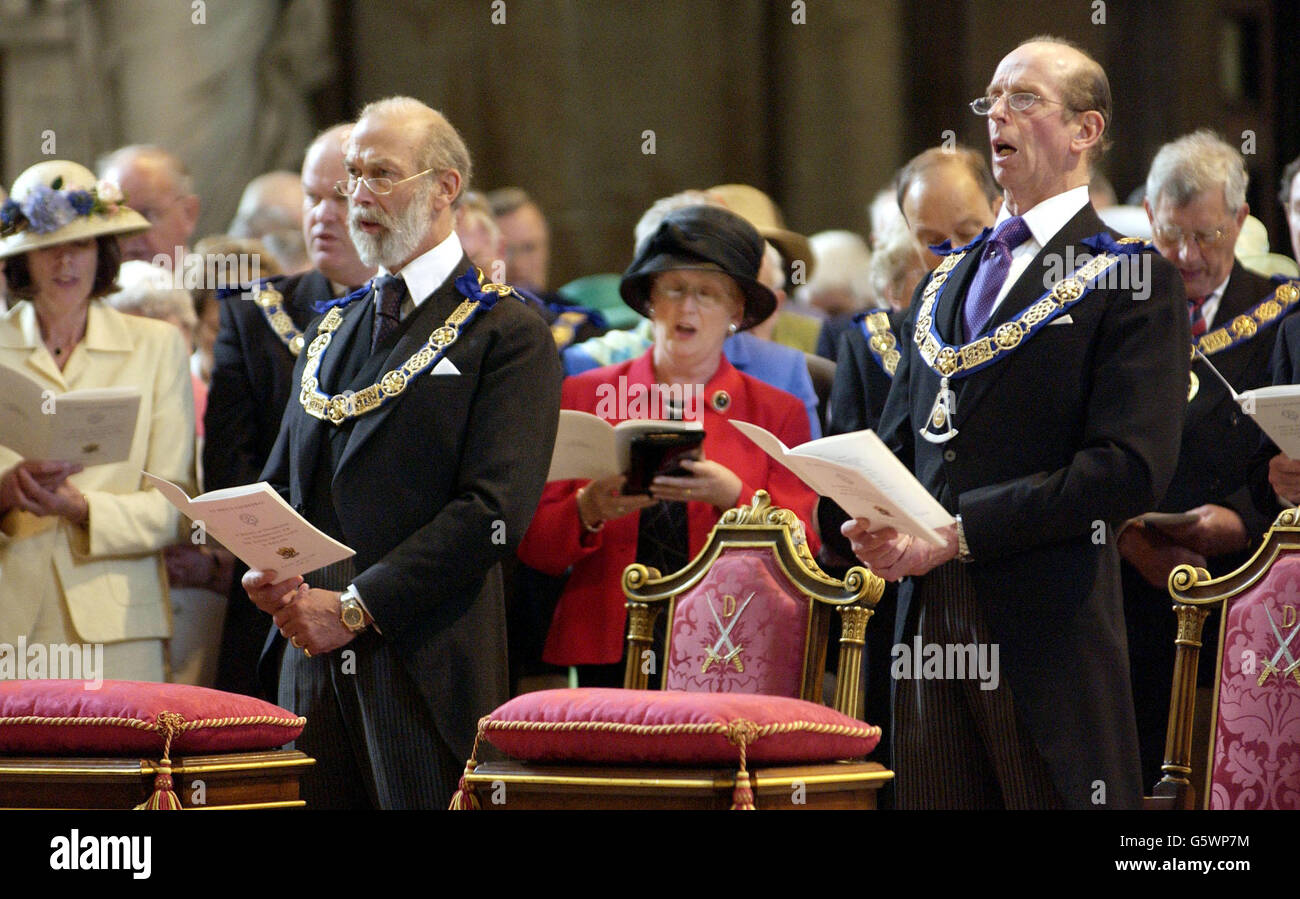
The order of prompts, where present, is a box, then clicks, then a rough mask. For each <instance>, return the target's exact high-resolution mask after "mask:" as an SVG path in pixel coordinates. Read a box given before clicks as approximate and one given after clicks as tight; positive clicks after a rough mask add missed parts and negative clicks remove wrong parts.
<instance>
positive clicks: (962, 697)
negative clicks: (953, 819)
mask: <svg viewBox="0 0 1300 899" xmlns="http://www.w3.org/2000/svg"><path fill="white" fill-rule="evenodd" d="M912 605H913V609H914V610H915V612H914V614H916V615H917V619H918V620H917V624H918V626H919V628H920V634H921V640H922V643H923V644H926V645H931V644H937V645H939V646H946V645H948V644H974V645H975V646H977V647H978V646H989V645H991V644H992V635H991V633H990V631H989V626H988V621H987V620H986V618H985V616H984V612H983V610H982V609H981V608H980V606H979V603H978V602H977V601H976V597H975V588H974V586H973V584H972V583H971V579H970V575H969V573H968V572H967V570H966V565H965V563H962V562H958V561H955V560H954V561H951V562H948V563H946V564H944V565H941V566H940V567H938V568H936V569H935V570H934V571H931V572H930V573H929V574H927V575H925V576H924V577H921V578H919V579H918V580H917V583H916V585H915V587H914V592H913V594H912ZM968 673H969V672H968ZM949 674H951V672H949ZM980 685H981V682H980V681H979V680H978V679H975V678H971V677H966V678H963V679H957V678H954V677H951V676H948V677H940V678H933V679H927V678H914V679H902V678H898V679H895V681H894V742H893V753H894V766H895V768H896V769H897V772H896V775H895V777H896V779H895V785H896V790H897V793H896V795H897V803H898V808H911V809H985V808H1008V809H1025V808H1062V807H1063V805H1062V802H1061V799H1060V796H1059V794H1058V793H1057V791H1056V788H1055V787H1054V786H1053V785H1052V780H1051V777H1050V775H1049V773H1048V770H1047V766H1046V764H1045V763H1044V762H1043V759H1042V757H1041V755H1040V754H1039V752H1038V749H1037V747H1036V746H1035V745H1034V741H1033V739H1032V738H1031V737H1030V736H1029V734H1028V733H1027V732H1026V730H1025V727H1024V723H1023V721H1021V720H1020V717H1019V715H1017V714H1016V709H1015V704H1014V702H1013V701H1012V694H1011V688H1010V685H1009V684H1008V683H1007V681H1006V679H1005V678H999V680H998V686H997V687H996V688H995V689H992V690H984V689H981V686H980Z"/></svg>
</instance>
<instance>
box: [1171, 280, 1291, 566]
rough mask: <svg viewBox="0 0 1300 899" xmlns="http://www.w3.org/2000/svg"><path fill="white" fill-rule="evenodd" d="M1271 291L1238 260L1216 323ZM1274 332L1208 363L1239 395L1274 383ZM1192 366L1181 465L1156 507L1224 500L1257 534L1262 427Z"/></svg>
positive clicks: (1203, 369)
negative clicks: (1254, 469)
mask: <svg viewBox="0 0 1300 899" xmlns="http://www.w3.org/2000/svg"><path fill="white" fill-rule="evenodd" d="M1272 292H1273V284H1272V282H1271V281H1270V280H1269V279H1268V278H1265V277H1263V276H1262V275H1257V274H1255V273H1254V272H1251V271H1247V270H1246V269H1245V268H1243V267H1242V265H1241V263H1240V262H1235V263H1234V264H1233V267H1232V274H1231V275H1230V276H1229V277H1228V286H1227V287H1226V288H1224V291H1223V296H1222V297H1221V298H1220V299H1219V308H1218V311H1217V312H1216V313H1215V315H1214V327H1215V328H1219V327H1222V326H1223V325H1226V324H1228V323H1229V322H1230V321H1231V320H1232V319H1233V318H1234V317H1236V316H1238V315H1241V314H1242V313H1244V312H1246V311H1247V310H1248V309H1250V308H1251V307H1252V306H1254V305H1255V304H1257V303H1259V302H1260V301H1261V300H1263V299H1264V298H1265V297H1266V296H1268V295H1269V294H1271V293H1272ZM1275 338H1276V335H1275V334H1272V333H1269V332H1267V331H1266V332H1264V333H1263V334H1260V335H1258V336H1256V337H1255V338H1253V339H1251V340H1247V341H1246V342H1245V343H1242V344H1239V345H1237V346H1235V347H1233V348H1232V349H1230V350H1224V351H1223V352H1221V353H1217V354H1215V355H1213V356H1211V357H1210V361H1211V362H1212V363H1214V367H1215V368H1217V369H1218V370H1219V373H1220V374H1222V375H1223V376H1224V377H1225V378H1226V379H1227V380H1228V383H1229V384H1231V385H1232V386H1233V387H1234V388H1235V389H1236V390H1237V392H1238V393H1241V392H1243V391H1246V390H1253V389H1255V388H1256V387H1267V386H1268V385H1269V384H1271V383H1272V371H1271V367H1270V360H1271V357H1272V354H1273V344H1274V340H1275ZM1192 371H1194V372H1195V373H1196V377H1197V378H1198V379H1199V381H1200V385H1199V387H1198V389H1197V392H1196V396H1194V397H1193V398H1192V400H1191V402H1190V403H1188V404H1187V407H1186V412H1185V415H1184V418H1183V434H1182V444H1181V447H1180V448H1179V452H1178V469H1177V471H1175V473H1174V480H1173V483H1172V484H1170V485H1169V492H1168V493H1166V494H1165V499H1164V502H1163V503H1161V504H1160V507H1159V511H1162V512H1184V511H1186V510H1188V509H1193V508H1195V507H1197V506H1200V505H1204V504H1205V503H1215V504H1217V505H1221V506H1227V507H1228V508H1230V509H1232V510H1233V511H1235V512H1237V514H1239V515H1240V516H1241V519H1242V521H1243V522H1245V524H1246V531H1247V532H1248V533H1249V534H1250V535H1251V536H1252V538H1254V537H1258V536H1259V535H1261V534H1263V532H1264V531H1265V530H1266V529H1267V528H1268V526H1269V525H1270V524H1271V523H1272V521H1271V519H1270V520H1265V518H1264V516H1263V515H1262V514H1260V512H1259V510H1257V509H1256V508H1255V504H1254V503H1253V502H1252V501H1251V497H1250V489H1249V483H1248V475H1249V468H1250V461H1251V457H1252V456H1253V455H1254V453H1255V450H1256V449H1257V448H1258V446H1259V440H1260V434H1261V432H1260V430H1259V428H1258V427H1257V426H1256V425H1255V422H1254V421H1253V420H1252V419H1251V417H1250V416H1249V415H1246V414H1245V413H1244V412H1242V411H1241V407H1240V406H1239V405H1238V404H1237V403H1236V402H1235V401H1234V400H1233V399H1232V395H1231V394H1230V393H1228V389H1227V388H1226V387H1224V386H1223V383H1222V382H1221V381H1220V380H1219V379H1218V378H1216V377H1215V376H1214V373H1213V372H1211V371H1210V370H1209V367H1208V366H1207V365H1206V364H1205V363H1204V362H1202V361H1201V360H1200V359H1199V358H1198V359H1197V360H1196V361H1195V362H1194V363H1192ZM1233 567H1235V564H1234V566H1233ZM1218 573H1223V572H1218Z"/></svg>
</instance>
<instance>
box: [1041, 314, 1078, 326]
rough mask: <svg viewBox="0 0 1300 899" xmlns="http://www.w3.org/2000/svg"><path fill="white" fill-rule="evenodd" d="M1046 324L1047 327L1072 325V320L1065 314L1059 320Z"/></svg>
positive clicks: (1055, 319)
mask: <svg viewBox="0 0 1300 899" xmlns="http://www.w3.org/2000/svg"><path fill="white" fill-rule="evenodd" d="M1047 324H1048V325H1072V324H1074V319H1072V318H1070V315H1069V313H1066V314H1065V315H1062V316H1061V317H1060V318H1054V319H1052V320H1051V321H1050V322H1048V323H1047Z"/></svg>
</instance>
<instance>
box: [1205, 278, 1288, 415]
mask: <svg viewBox="0 0 1300 899" xmlns="http://www.w3.org/2000/svg"><path fill="white" fill-rule="evenodd" d="M1298 300H1300V282H1297V281H1284V282H1283V283H1281V284H1279V285H1278V286H1277V289H1276V290H1274V291H1273V292H1272V293H1270V294H1269V295H1268V296H1266V297H1264V299H1263V300H1261V301H1260V302H1258V303H1256V304H1255V305H1254V306H1253V307H1251V308H1250V309H1248V310H1246V311H1245V312H1243V313H1241V314H1240V315H1234V316H1233V317H1232V319H1231V320H1230V321H1229V322H1228V323H1227V324H1226V325H1223V326H1221V327H1218V328H1215V329H1214V330H1212V331H1208V332H1206V333H1205V334H1202V335H1201V336H1200V337H1198V338H1196V339H1195V340H1193V341H1192V362H1195V361H1196V351H1197V350H1200V351H1201V355H1203V356H1213V355H1214V354H1216V353H1222V352H1224V351H1226V350H1230V349H1232V348H1233V347H1235V346H1239V345H1240V344H1243V343H1245V342H1246V341H1247V340H1250V339H1252V338H1254V337H1256V336H1258V335H1259V334H1261V333H1263V332H1264V331H1265V330H1267V329H1268V328H1271V327H1272V326H1273V325H1276V324H1277V323H1278V322H1280V321H1281V320H1282V319H1283V318H1285V317H1286V316H1287V315H1288V314H1289V313H1290V312H1291V310H1292V308H1293V307H1294V306H1295V304H1296V301H1298ZM1200 386H1201V382H1200V378H1198V377H1197V376H1196V372H1192V373H1191V383H1190V384H1189V385H1188V388H1187V401H1188V402H1189V403H1190V402H1191V401H1192V398H1193V397H1195V396H1196V393H1197V391H1198V390H1199V389H1200Z"/></svg>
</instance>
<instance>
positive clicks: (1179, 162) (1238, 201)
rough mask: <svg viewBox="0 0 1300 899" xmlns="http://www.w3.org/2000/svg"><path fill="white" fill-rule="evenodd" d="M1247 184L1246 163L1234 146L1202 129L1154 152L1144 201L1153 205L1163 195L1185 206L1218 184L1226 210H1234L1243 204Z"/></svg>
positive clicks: (1172, 201) (1177, 204)
mask: <svg viewBox="0 0 1300 899" xmlns="http://www.w3.org/2000/svg"><path fill="white" fill-rule="evenodd" d="M1249 183H1250V178H1249V176H1248V175H1247V174H1246V163H1245V161H1244V160H1243V159H1242V158H1241V154H1240V153H1238V152H1237V149H1236V147H1233V146H1232V145H1231V144H1229V143H1227V142H1226V141H1224V140H1223V139H1222V138H1220V137H1219V136H1218V135H1217V134H1215V133H1214V132H1212V131H1209V130H1207V129H1205V128H1202V129H1200V130H1199V131H1194V132H1192V133H1191V134H1187V135H1184V136H1183V137H1180V138H1178V140H1175V141H1172V142H1170V143H1167V144H1165V145H1164V146H1163V147H1161V148H1160V151H1159V152H1158V153H1156V158H1155V159H1153V160H1152V161H1151V171H1150V172H1148V173H1147V200H1148V201H1149V202H1150V203H1151V205H1152V206H1155V204H1156V203H1157V202H1158V201H1159V200H1160V198H1161V197H1164V198H1165V199H1166V200H1168V201H1169V202H1170V203H1172V204H1173V205H1174V206H1184V205H1186V204H1187V203H1189V202H1191V201H1192V200H1194V199H1195V198H1196V197H1197V196H1198V195H1200V194H1202V193H1204V192H1206V191H1208V190H1213V189H1214V188H1216V187H1217V188H1219V189H1221V190H1222V191H1223V202H1224V205H1225V206H1227V207H1228V211H1229V212H1232V213H1236V212H1237V211H1238V210H1239V209H1241V207H1242V206H1244V205H1245V203H1246V186H1247V185H1248V184H1249Z"/></svg>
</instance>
